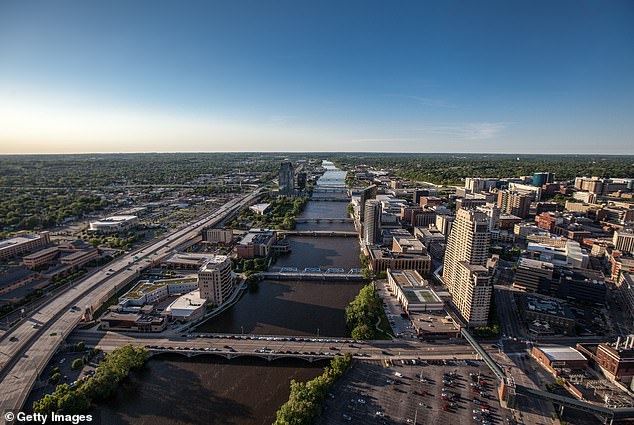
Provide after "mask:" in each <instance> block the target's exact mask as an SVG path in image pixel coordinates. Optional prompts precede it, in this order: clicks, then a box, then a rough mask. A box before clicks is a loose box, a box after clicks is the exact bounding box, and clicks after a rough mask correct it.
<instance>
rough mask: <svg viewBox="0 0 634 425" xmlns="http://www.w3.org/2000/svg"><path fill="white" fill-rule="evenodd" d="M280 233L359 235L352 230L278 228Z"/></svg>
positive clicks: (325, 235)
mask: <svg viewBox="0 0 634 425" xmlns="http://www.w3.org/2000/svg"><path fill="white" fill-rule="evenodd" d="M277 233H278V234H285V235H288V236H313V237H357V236H359V234H358V233H357V232H355V231H351V230H278V231H277Z"/></svg>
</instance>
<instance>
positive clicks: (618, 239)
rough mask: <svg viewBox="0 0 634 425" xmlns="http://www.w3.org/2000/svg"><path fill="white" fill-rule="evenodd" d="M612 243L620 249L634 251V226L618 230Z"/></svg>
mask: <svg viewBox="0 0 634 425" xmlns="http://www.w3.org/2000/svg"><path fill="white" fill-rule="evenodd" d="M612 243H613V244H614V247H615V248H616V249H618V250H619V251H625V252H631V253H634V227H626V228H624V229H620V230H616V231H615V232H614V237H613V238H612Z"/></svg>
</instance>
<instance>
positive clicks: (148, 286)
mask: <svg viewBox="0 0 634 425" xmlns="http://www.w3.org/2000/svg"><path fill="white" fill-rule="evenodd" d="M196 289H198V278H197V277H196V276H190V277H185V278H175V279H160V280H155V281H153V282H150V281H148V280H142V281H140V282H139V283H137V284H136V285H135V286H134V287H133V288H132V289H131V290H130V291H128V292H127V293H126V294H125V295H123V296H121V297H120V298H119V306H120V307H122V308H127V307H130V306H143V305H146V304H154V303H158V302H161V301H163V300H164V299H166V298H167V297H169V296H172V295H181V294H186V293H188V292H190V291H193V290H196Z"/></svg>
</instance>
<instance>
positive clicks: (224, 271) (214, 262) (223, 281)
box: [198, 255, 235, 305]
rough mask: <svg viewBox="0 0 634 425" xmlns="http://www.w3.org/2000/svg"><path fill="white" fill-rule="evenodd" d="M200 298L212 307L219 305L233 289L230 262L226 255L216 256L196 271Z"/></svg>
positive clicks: (233, 278)
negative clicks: (212, 305)
mask: <svg viewBox="0 0 634 425" xmlns="http://www.w3.org/2000/svg"><path fill="white" fill-rule="evenodd" d="M198 288H199V289H200V297H201V298H204V299H206V300H207V301H208V302H209V303H211V304H214V305H221V304H223V303H224V302H225V301H227V299H228V298H229V297H230V296H231V294H232V293H233V290H234V288H235V276H234V274H233V272H232V271H231V260H230V259H229V257H227V256H226V255H216V256H214V257H212V258H210V260H209V261H208V262H207V263H206V264H205V265H204V266H203V267H202V268H201V269H200V270H199V271H198Z"/></svg>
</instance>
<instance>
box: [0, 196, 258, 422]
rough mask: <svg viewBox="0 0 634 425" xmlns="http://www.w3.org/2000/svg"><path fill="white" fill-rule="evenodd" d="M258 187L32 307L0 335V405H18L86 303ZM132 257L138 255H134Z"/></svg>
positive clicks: (95, 303) (103, 296) (106, 294)
mask: <svg viewBox="0 0 634 425" xmlns="http://www.w3.org/2000/svg"><path fill="white" fill-rule="evenodd" d="M260 193H261V190H260V189H258V190H256V191H255V192H252V193H250V194H248V195H245V196H243V197H241V198H236V199H234V200H232V201H230V202H228V203H226V204H225V205H223V206H222V207H220V208H218V209H217V210H215V211H213V212H211V213H209V214H206V215H204V216H202V217H201V218H199V219H197V220H196V221H194V222H190V223H187V224H186V225H183V226H181V227H180V228H178V229H177V230H175V231H174V232H172V233H170V234H168V235H165V236H164V237H163V238H162V239H160V240H158V241H155V242H153V243H150V244H148V245H146V246H145V247H142V248H140V249H138V250H136V251H134V252H131V253H129V254H127V255H124V256H122V257H119V258H118V259H117V260H115V261H114V262H112V263H110V264H107V265H106V266H104V267H103V268H102V269H101V270H99V271H98V272H96V273H94V274H92V275H90V276H88V277H86V278H84V279H82V280H81V281H80V282H79V283H77V284H76V285H74V286H73V287H72V288H69V289H68V290H67V291H65V292H63V293H61V294H59V295H58V296H56V297H55V298H53V299H51V300H50V302H49V303H48V304H47V305H44V306H42V307H41V308H39V309H37V310H35V311H33V312H32V313H31V314H30V315H29V316H28V317H27V318H26V319H25V320H23V321H22V323H20V324H19V325H17V326H15V327H14V328H12V329H11V330H10V331H9V332H7V333H6V334H4V335H3V336H2V339H1V340H0V368H1V369H0V387H2V392H1V393H0V410H2V411H4V410H7V409H19V408H20V407H21V406H22V404H23V403H24V401H25V400H26V397H27V396H28V393H29V392H30V390H31V388H32V386H33V383H34V382H35V380H36V378H37V376H38V375H39V374H40V373H41V371H42V370H43V369H44V367H45V366H46V364H47V363H48V361H49V360H50V358H51V357H52V356H53V354H54V353H55V351H56V350H57V348H58V346H59V345H60V343H61V342H62V341H63V340H64V338H65V337H67V336H68V335H69V334H70V332H71V331H72V330H73V329H74V328H75V327H76V326H77V324H78V323H79V322H80V320H81V316H82V312H83V309H84V308H85V307H86V306H92V307H93V308H97V307H99V306H100V305H101V304H102V303H103V302H105V301H106V300H108V299H109V298H110V297H111V296H112V295H113V294H115V293H116V292H117V291H118V290H119V288H121V287H122V286H124V285H125V284H127V283H129V282H130V281H132V280H133V279H135V278H136V277H138V276H139V275H140V273H141V271H142V270H143V269H145V268H147V267H150V266H152V265H153V264H156V263H158V262H159V261H160V260H161V259H162V258H164V257H166V256H167V255H169V253H170V252H172V251H174V250H175V248H176V247H178V246H179V245H181V244H183V243H185V242H187V241H188V240H190V239H191V238H193V237H196V236H197V235H198V233H199V232H200V230H201V229H203V228H205V227H208V226H213V225H215V224H217V223H218V222H220V221H221V220H222V219H223V218H225V217H226V216H227V215H229V214H231V213H232V212H234V211H236V210H238V209H240V208H242V207H243V206H245V205H247V204H249V203H251V202H252V201H254V200H255V199H256V198H257V197H258V196H259V195H260ZM135 257H137V258H138V259H139V260H138V261H135Z"/></svg>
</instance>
